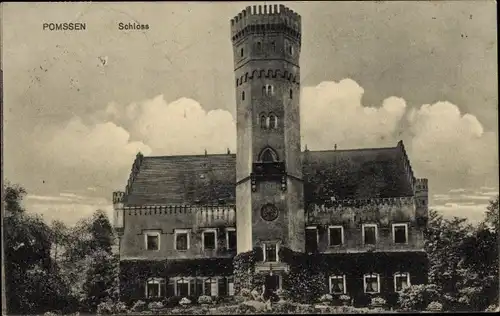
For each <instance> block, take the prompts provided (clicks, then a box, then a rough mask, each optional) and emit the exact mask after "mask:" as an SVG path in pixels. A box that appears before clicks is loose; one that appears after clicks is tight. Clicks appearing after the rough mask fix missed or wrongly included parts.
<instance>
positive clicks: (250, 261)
mask: <svg viewBox="0 0 500 316" xmlns="http://www.w3.org/2000/svg"><path fill="white" fill-rule="evenodd" d="M256 261H257V250H256V249H254V250H251V251H248V252H243V253H239V254H237V255H236V256H235V257H234V258H233V274H234V293H235V294H238V293H239V292H240V291H241V289H248V290H252V289H253V285H254V284H253V283H254V278H253V277H254V274H255V262H256Z"/></svg>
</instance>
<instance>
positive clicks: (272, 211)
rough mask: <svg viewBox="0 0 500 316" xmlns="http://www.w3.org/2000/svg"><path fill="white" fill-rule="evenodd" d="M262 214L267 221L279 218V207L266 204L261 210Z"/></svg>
mask: <svg viewBox="0 0 500 316" xmlns="http://www.w3.org/2000/svg"><path fill="white" fill-rule="evenodd" d="M260 216H261V217H262V218H263V219H264V220H265V221H268V222H270V221H274V220H275V219H276V218H278V209H277V208H276V206H274V205H272V204H266V205H264V206H263V207H262V209H261V210H260Z"/></svg>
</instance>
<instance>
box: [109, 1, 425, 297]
mask: <svg viewBox="0 0 500 316" xmlns="http://www.w3.org/2000/svg"><path fill="white" fill-rule="evenodd" d="M231 39H232V43H233V54H234V73H235V89H236V120H237V124H236V126H237V128H236V135H237V154H231V153H230V152H229V151H228V152H227V153H225V154H207V153H205V154H204V155H191V156H162V157H158V156H157V157H145V156H143V155H142V154H140V153H139V154H138V155H137V157H136V159H135V161H134V162H133V166H132V171H131V173H130V178H129V180H128V183H127V185H126V188H125V191H124V192H114V193H113V203H114V226H115V228H116V231H117V232H118V234H119V240H120V243H119V253H120V269H121V272H120V273H121V277H120V282H121V295H122V297H123V298H124V299H129V300H138V299H142V300H144V299H147V298H152V299H157V298H163V297H169V296H180V297H196V296H200V295H211V296H229V295H234V294H235V292H237V290H239V289H240V288H242V287H244V286H243V285H242V284H243V283H242V281H240V280H238V279H237V277H238V276H237V275H236V274H235V273H234V265H233V259H234V257H235V256H236V255H237V254H245V253H249V252H254V253H255V254H256V259H255V260H256V261H255V264H254V265H253V266H252V268H251V269H250V270H248V271H247V272H248V273H252V274H254V275H256V276H259V277H256V278H255V280H257V279H259V278H260V279H259V280H261V282H260V283H258V282H257V283H255V282H254V283H253V284H250V285H251V286H253V285H256V284H258V285H259V286H262V287H264V288H265V289H268V290H276V289H279V288H286V287H287V285H286V284H288V282H284V280H286V279H287V278H290V276H288V277H287V275H288V273H289V272H290V271H291V269H292V267H291V264H293V262H287V261H286V260H284V258H282V253H283V251H282V250H283V249H288V250H290V251H292V252H294V253H303V254H304V255H306V256H307V255H310V256H316V257H317V258H319V257H321V258H323V259H322V260H323V262H326V265H325V266H324V267H322V270H321V273H322V275H321V277H319V278H318V279H317V280H318V282H320V283H324V284H323V285H324V289H325V293H331V294H338V295H340V294H348V295H350V296H351V297H355V298H362V297H366V296H370V295H371V296H373V295H382V296H383V295H392V294H394V293H397V292H398V291H400V290H401V289H402V288H404V287H406V286H409V285H410V284H418V283H425V282H426V269H427V267H426V265H427V261H426V260H427V259H426V255H425V252H424V250H423V245H424V239H423V231H424V229H425V226H426V224H427V211H428V207H427V201H428V189H427V179H416V178H415V176H414V174H413V171H412V168H411V165H410V162H409V159H408V156H407V154H406V151H405V147H404V145H403V143H402V141H400V142H399V143H397V144H395V146H394V147H389V148H367V149H347V150H345V149H337V148H336V146H335V148H334V149H332V150H325V151H309V150H307V149H306V150H305V151H301V143H300V103H299V100H300V67H299V57H300V50H301V17H300V16H299V15H298V14H297V13H295V12H293V11H292V10H290V9H288V8H286V7H285V6H283V5H280V6H276V5H273V6H253V7H247V8H246V9H245V10H243V11H242V12H241V13H239V14H238V15H237V16H236V17H234V19H232V20H231ZM353 124H356V122H353ZM316 257H315V258H316ZM238 284H239V285H238ZM247 285H248V284H247ZM391 293H392V294H391Z"/></svg>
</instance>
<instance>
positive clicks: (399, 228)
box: [392, 224, 408, 244]
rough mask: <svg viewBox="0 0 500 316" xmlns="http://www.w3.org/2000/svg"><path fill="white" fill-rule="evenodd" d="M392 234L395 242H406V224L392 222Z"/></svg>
mask: <svg viewBox="0 0 500 316" xmlns="http://www.w3.org/2000/svg"><path fill="white" fill-rule="evenodd" d="M392 236H393V240H394V243H395V244H406V243H407V242H408V225H407V224H392Z"/></svg>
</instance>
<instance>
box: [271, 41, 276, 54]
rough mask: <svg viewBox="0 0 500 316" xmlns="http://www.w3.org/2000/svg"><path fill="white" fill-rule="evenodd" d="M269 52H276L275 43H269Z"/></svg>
mask: <svg viewBox="0 0 500 316" xmlns="http://www.w3.org/2000/svg"><path fill="white" fill-rule="evenodd" d="M271 50H272V51H273V52H275V51H276V43H275V42H271Z"/></svg>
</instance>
